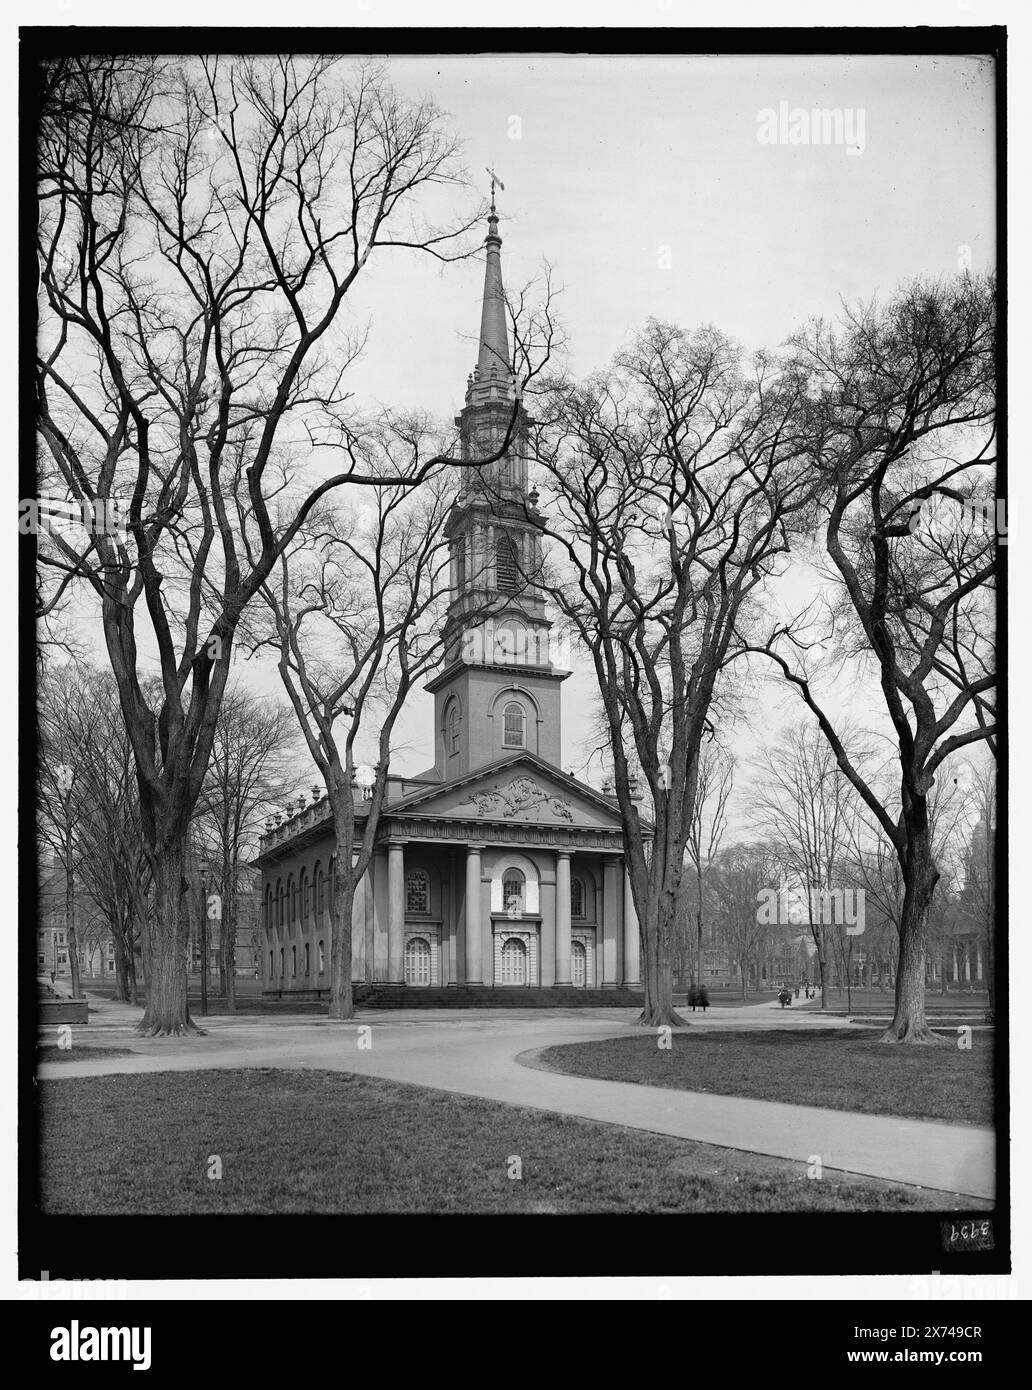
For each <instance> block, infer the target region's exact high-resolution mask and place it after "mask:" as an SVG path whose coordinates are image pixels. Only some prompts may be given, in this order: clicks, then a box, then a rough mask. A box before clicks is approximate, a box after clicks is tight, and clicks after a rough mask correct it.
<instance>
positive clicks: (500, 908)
mask: <svg viewBox="0 0 1032 1390" xmlns="http://www.w3.org/2000/svg"><path fill="white" fill-rule="evenodd" d="M501 245H502V242H501V238H500V237H499V235H498V216H497V213H496V211H495V207H494V200H493V196H492V205H491V214H490V217H489V219H488V235H487V238H486V240H485V250H486V255H485V280H484V295H483V306H482V314H481V331H480V344H479V352H478V358H477V365H476V367H475V369H474V371H473V372H472V373H471V374H470V377H469V379H468V382H467V386H466V395H465V403H464V406H463V409H462V411H461V413H460V414H459V415H458V416H457V417H456V424H457V425H458V426H459V431H460V440H461V444H460V448H461V457H460V458H459V459H458V460H457V463H459V465H460V467H459V489H458V492H457V495H456V498H455V501H454V504H453V506H452V509H451V512H450V515H449V519H448V523H447V528H446V534H447V537H448V542H449V546H450V550H451V587H452V598H451V602H450V605H449V607H448V611H447V615H446V618H445V628H444V636H445V639H446V640H445V657H444V662H443V665H442V667H441V669H440V670H439V671H438V672H437V673H436V675H435V676H434V678H433V679H432V680H430V681H429V682H428V684H427V686H426V689H427V690H428V691H429V692H430V693H431V694H432V695H433V697H434V765H433V767H431V768H429V769H427V770H426V771H425V772H423V773H421V774H419V775H418V776H415V777H411V778H407V777H391V778H390V780H389V783H388V789H387V800H386V802H385V804H384V808H383V812H382V816H381V821H380V825H379V828H378V833H377V839H376V852H375V853H374V855H373V857H372V861H371V863H370V866H369V869H368V871H367V872H366V874H365V875H364V877H363V879H362V881H361V883H360V884H359V885H358V890H357V891H356V895H355V905H354V915H353V932H352V978H353V980H354V981H355V982H356V984H364V985H368V986H371V987H373V988H374V989H375V988H376V987H378V986H393V987H396V986H401V985H405V986H409V987H411V988H412V989H414V990H415V989H434V988H444V989H448V988H463V987H465V988H471V987H478V988H481V987H482V988H490V989H497V990H503V989H504V990H511V989H549V988H552V987H555V988H557V989H562V990H576V989H583V990H616V989H620V988H624V989H627V988H630V989H640V987H641V971H640V946H639V932H638V923H637V919H636V917H635V913H634V906H633V902H632V898H631V892H630V885H629V882H628V879H627V875H626V872H625V868H624V855H623V835H622V830H621V823H620V815H619V811H618V808H617V804H616V800H615V798H614V797H613V796H611V795H609V794H606V793H605V792H601V791H599V790H597V789H595V788H593V787H591V786H588V785H587V784H585V783H583V782H581V781H579V780H578V779H576V778H574V777H572V776H571V775H569V774H567V773H565V772H563V771H562V768H561V765H560V757H561V748H562V737H561V736H562V701H561V686H562V683H563V681H564V680H565V679H566V678H567V676H568V675H569V674H570V673H569V672H568V671H566V670H563V669H561V668H559V667H558V666H556V665H555V664H554V663H553V662H552V660H551V640H550V638H551V626H552V625H551V622H550V619H549V616H548V611H547V606H546V603H545V598H544V595H543V594H542V593H541V591H540V590H539V589H538V588H537V587H536V586H535V582H534V579H535V575H536V574H537V573H538V572H539V569H540V566H541V562H542V556H541V541H540V534H541V530H540V527H541V521H542V517H541V514H540V513H539V512H538V511H537V502H538V497H537V494H536V493H535V492H534V491H532V490H531V488H530V479H529V470H528V459H527V455H528V452H529V450H528V431H529V428H530V425H531V421H530V420H529V419H528V417H527V415H526V413H525V411H524V409H523V406H522V404H521V403H520V401H519V400H518V397H517V393H516V390H515V385H514V382H513V378H512V371H511V366H510V363H511V360H512V359H511V354H510V348H509V341H508V330H507V326H506V312H505V298H504V291H503V287H502V272H501ZM506 436H508V440H509V443H508V447H507V448H506V450H505V452H504V453H503V454H502V455H501V457H500V458H499V459H497V460H495V461H494V462H492V463H490V464H486V465H480V464H478V463H476V460H477V459H479V458H483V457H485V456H486V455H489V454H490V453H492V452H496V451H498V450H499V448H500V446H501V444H502V443H503V442H504V441H505V439H506ZM313 798H314V799H313V801H312V803H311V804H308V803H307V801H305V800H304V799H303V798H302V805H301V809H300V810H299V811H298V812H296V813H293V814H291V815H290V816H289V817H288V818H287V819H286V820H285V821H283V822H282V823H279V824H276V825H274V826H271V827H270V829H269V833H268V834H267V835H266V836H265V837H264V838H263V840H262V843H261V853H260V855H259V858H258V860H257V863H258V864H259V866H260V867H261V869H262V873H263V924H262V932H263V950H262V966H263V987H264V988H265V990H266V991H268V992H270V993H274V994H285V993H300V994H315V995H319V994H321V993H322V992H323V991H324V990H328V987H329V966H328V954H329V939H330V920H329V913H328V907H329V904H331V903H332V901H333V894H332V891H331V890H332V881H333V874H334V872H335V865H334V855H333V848H334V840H333V835H332V823H331V821H330V818H329V811H328V806H327V804H326V801H325V798H324V797H321V796H320V794H319V790H318V788H313ZM360 798H361V793H360V792H359V791H358V790H357V789H356V807H355V809H356V818H357V821H358V823H359V825H361V822H362V819H363V817H364V814H365V811H364V808H363V802H362V801H361V799H360ZM317 965H318V966H320V968H318V969H316V966H317ZM303 966H305V967H306V970H305V972H304V973H301V974H299V973H298V972H299V970H300V969H301V968H302V967H303Z"/></svg>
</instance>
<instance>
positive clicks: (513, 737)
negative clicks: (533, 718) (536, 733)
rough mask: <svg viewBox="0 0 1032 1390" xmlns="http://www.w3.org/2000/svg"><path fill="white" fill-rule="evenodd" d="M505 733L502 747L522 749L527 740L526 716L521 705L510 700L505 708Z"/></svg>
mask: <svg viewBox="0 0 1032 1390" xmlns="http://www.w3.org/2000/svg"><path fill="white" fill-rule="evenodd" d="M504 714H505V732H504V734H503V736H502V745H503V747H505V748H523V747H524V746H525V745H526V739H527V732H526V730H527V714H526V711H525V710H524V708H523V706H522V705H521V704H518V703H517V701H515V700H511V701H510V702H509V703H508V704H507V705H506V706H505V712H504Z"/></svg>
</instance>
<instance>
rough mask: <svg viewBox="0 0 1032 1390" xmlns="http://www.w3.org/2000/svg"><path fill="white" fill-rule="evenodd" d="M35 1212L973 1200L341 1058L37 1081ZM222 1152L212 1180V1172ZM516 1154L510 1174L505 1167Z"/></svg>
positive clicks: (833, 1205) (550, 1208)
mask: <svg viewBox="0 0 1032 1390" xmlns="http://www.w3.org/2000/svg"><path fill="white" fill-rule="evenodd" d="M39 1095H40V1105H41V1135H40V1183H41V1193H42V1205H43V1210H44V1211H45V1212H59V1213H76V1212H88V1213H93V1214H103V1213H131V1214H174V1213H210V1212H230V1213H262V1212H288V1213H303V1212H335V1213H370V1212H373V1213H375V1212H447V1213H460V1212H525V1213H544V1212H547V1213H553V1212H562V1213H566V1212H685V1211H699V1212H718V1211H735V1212H755V1211H761V1212H764V1211H766V1212H793V1211H899V1210H904V1211H921V1210H924V1211H929V1210H934V1211H950V1210H968V1209H970V1207H971V1199H970V1198H956V1199H954V1198H952V1197H951V1196H949V1195H948V1194H941V1193H932V1192H927V1191H921V1190H919V1189H915V1188H905V1187H899V1186H896V1185H894V1184H891V1183H886V1182H880V1181H878V1180H876V1179H868V1178H851V1177H848V1176H844V1175H837V1174H829V1173H828V1172H827V1171H826V1172H825V1174H824V1176H823V1177H822V1178H821V1180H820V1181H811V1180H809V1179H808V1178H807V1177H806V1175H805V1165H804V1164H802V1163H790V1162H787V1161H783V1160H780V1159H773V1158H765V1157H761V1156H757V1155H752V1154H744V1153H739V1152H737V1151H735V1150H730V1149H720V1148H716V1147H713V1146H711V1145H707V1144H694V1143H688V1142H685V1141H682V1140H679V1139H672V1138H668V1137H666V1136H663V1135H654V1134H648V1133H643V1132H640V1131H636V1130H630V1129H622V1128H620V1127H618V1126H615V1125H601V1124H595V1123H593V1122H590V1121H587V1120H578V1119H573V1118H568V1117H565V1116H561V1115H551V1114H548V1113H547V1112H543V1111H536V1110H526V1109H522V1108H519V1107H516V1106H508V1105H500V1104H496V1103H494V1102H489V1101H481V1100H475V1099H470V1098H468V1097H464V1096H452V1095H448V1094H447V1093H445V1092H441V1091H432V1090H427V1089H424V1088H423V1087H419V1086H407V1085H400V1084H398V1083H395V1082H390V1081H382V1080H379V1079H376V1078H371V1077H359V1076H352V1075H349V1074H347V1073H345V1072H324V1071H287V1070H280V1069H275V1070H271V1069H258V1068H255V1069H248V1070H241V1071H191V1072H156V1073H150V1074H148V1075H146V1076H95V1077H85V1078H71V1079H66V1080H58V1081H53V1080H51V1081H43V1082H41V1083H39ZM212 1155H217V1156H218V1157H219V1159H220V1160H221V1165H222V1176H221V1179H218V1180H216V1179H212V1178H209V1176H208V1169H209V1166H210V1158H211V1156H212ZM514 1158H518V1159H519V1160H520V1163H521V1165H522V1176H521V1179H520V1180H519V1181H516V1180H513V1179H512V1178H511V1177H510V1176H509V1174H510V1171H511V1170H513V1169H514V1165H513V1159H514Z"/></svg>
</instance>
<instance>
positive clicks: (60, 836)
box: [36, 668, 88, 999]
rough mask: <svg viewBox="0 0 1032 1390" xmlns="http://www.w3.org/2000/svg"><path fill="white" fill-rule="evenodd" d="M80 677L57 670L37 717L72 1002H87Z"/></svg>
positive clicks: (46, 840) (40, 813) (40, 806)
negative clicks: (81, 919)
mask: <svg viewBox="0 0 1032 1390" xmlns="http://www.w3.org/2000/svg"><path fill="white" fill-rule="evenodd" d="M80 694H81V692H80V688H79V683H78V681H77V680H76V679H75V673H74V672H72V671H69V670H67V669H62V668H58V669H57V670H55V671H52V672H51V673H50V675H49V677H48V679H47V681H46V684H45V686H44V687H43V698H42V700H41V701H40V705H39V708H38V711H37V718H38V726H37V727H38V750H39V774H38V782H37V803H36V805H37V818H36V823H37V827H38V833H39V838H40V841H41V843H42V844H44V845H47V846H48V847H49V848H50V849H51V850H52V851H53V854H54V859H55V863H56V864H57V866H58V868H59V869H60V871H61V874H62V881H63V887H64V924H65V929H66V931H67V933H68V963H69V967H70V969H71V975H72V998H73V999H81V998H82V983H81V980H80V978H79V944H78V940H77V928H76V899H77V893H76V884H77V881H78V871H79V860H80V841H79V834H78V831H79V826H80V823H81V816H82V814H83V811H84V809H85V808H86V806H88V796H87V794H86V790H85V781H84V775H83V771H84V769H83V760H82V758H81V756H80V752H79V743H80V740H81V734H82V729H81V725H80V718H81V713H82V704H81V699H80Z"/></svg>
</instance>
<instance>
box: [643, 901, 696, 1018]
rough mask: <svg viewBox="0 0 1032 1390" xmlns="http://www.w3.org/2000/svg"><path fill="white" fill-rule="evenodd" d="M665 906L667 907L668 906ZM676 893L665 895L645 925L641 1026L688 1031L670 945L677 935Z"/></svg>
mask: <svg viewBox="0 0 1032 1390" xmlns="http://www.w3.org/2000/svg"><path fill="white" fill-rule="evenodd" d="M664 904H665V906H664ZM675 911H676V894H671V893H661V894H660V896H659V902H658V903H657V905H656V910H655V914H654V916H653V917H652V920H651V921H650V920H649V916H650V915H651V914H646V917H645V920H644V921H643V923H642V926H643V928H644V929H643V931H642V943H643V945H644V948H645V970H644V975H645V1006H644V1008H643V1009H642V1011H641V1013H640V1014H639V1016H638V1020H637V1021H638V1023H640V1024H641V1025H642V1026H643V1027H645V1028H661V1027H671V1028H687V1026H688V1022H687V1020H686V1019H683V1018H682V1017H681V1015H680V1014H679V1013H677V1012H676V1011H675V1009H674V990H673V972H672V969H671V960H670V942H671V938H672V935H673V926H674V913H675Z"/></svg>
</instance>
